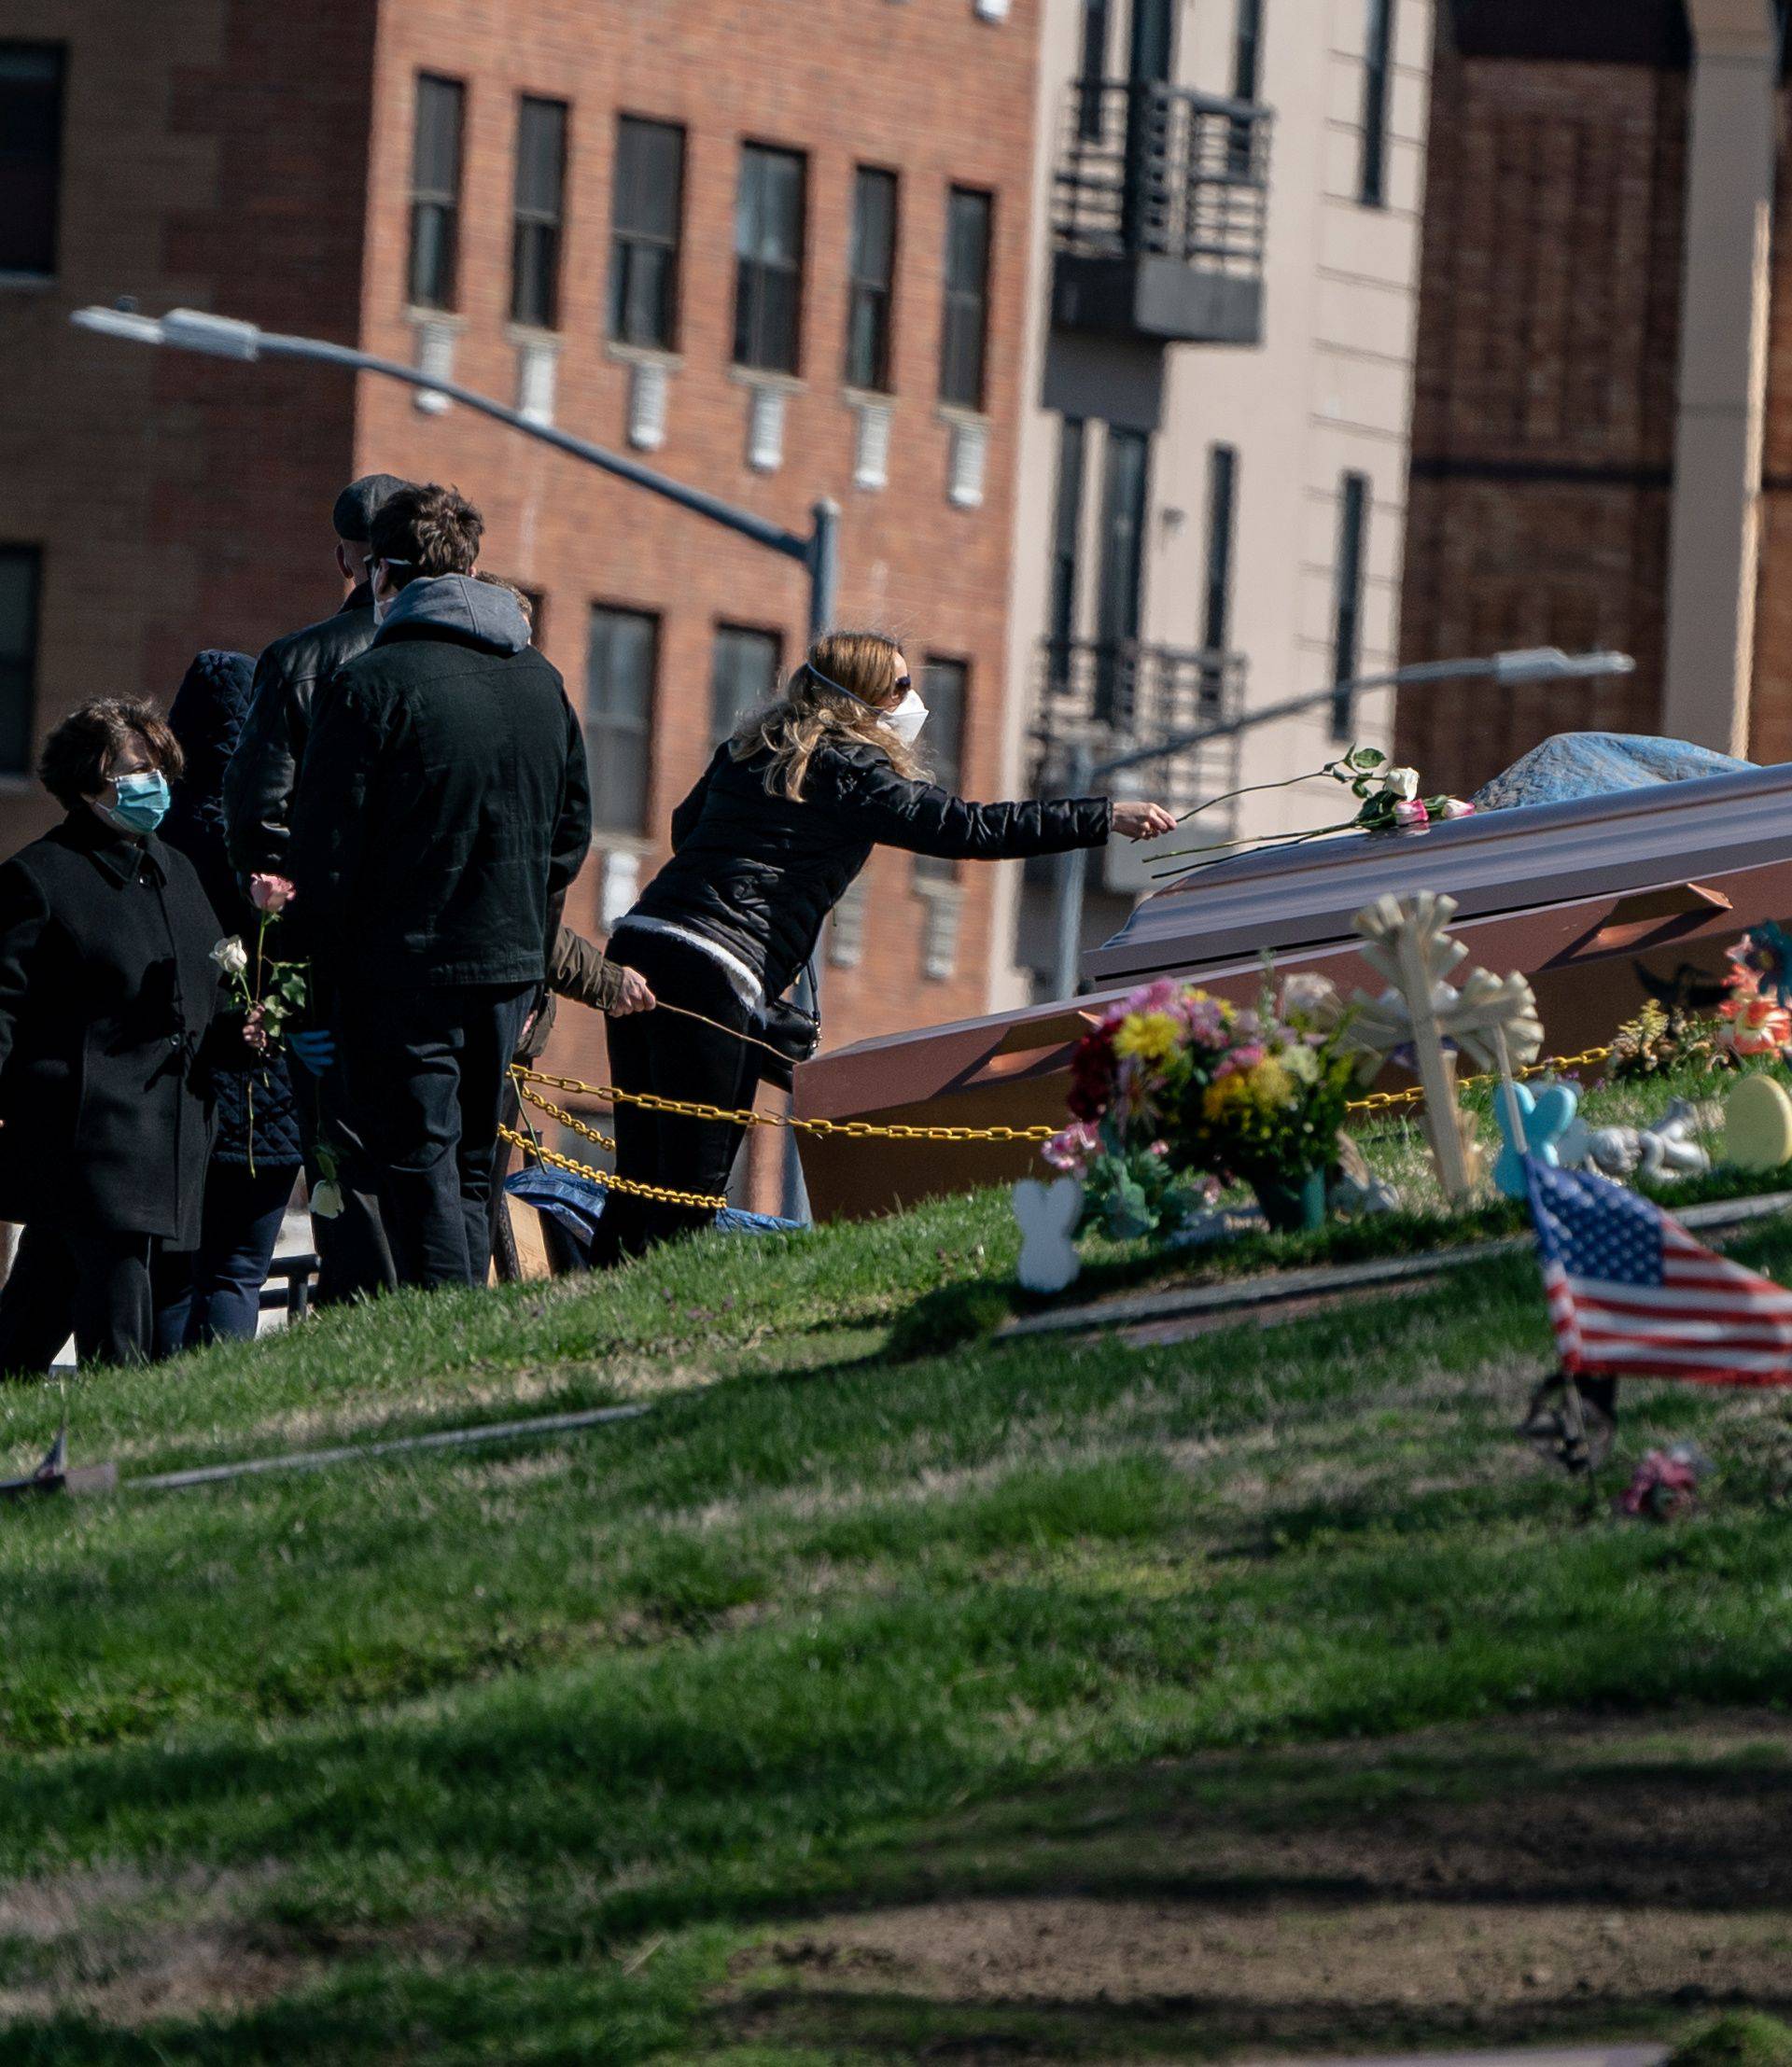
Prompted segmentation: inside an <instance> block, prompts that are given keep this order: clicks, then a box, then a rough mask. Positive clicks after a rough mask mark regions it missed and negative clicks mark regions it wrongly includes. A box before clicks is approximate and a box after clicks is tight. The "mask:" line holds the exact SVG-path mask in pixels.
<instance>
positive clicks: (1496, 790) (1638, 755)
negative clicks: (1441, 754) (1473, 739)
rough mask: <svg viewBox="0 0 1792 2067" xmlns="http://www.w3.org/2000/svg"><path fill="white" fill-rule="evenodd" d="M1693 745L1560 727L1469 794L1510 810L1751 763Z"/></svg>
mask: <svg viewBox="0 0 1792 2067" xmlns="http://www.w3.org/2000/svg"><path fill="white" fill-rule="evenodd" d="M1754 765H1755V763H1754V762H1753V761H1737V760H1734V759H1733V758H1732V757H1731V756H1730V755H1729V754H1720V753H1714V752H1713V751H1712V749H1711V748H1710V747H1694V746H1690V745H1688V744H1687V741H1686V740H1684V739H1655V738H1651V737H1650V736H1649V734H1648V733H1633V732H1559V733H1556V734H1555V735H1554V736H1553V737H1552V738H1549V739H1546V740H1545V741H1544V743H1543V745H1542V746H1541V747H1532V749H1531V751H1530V752H1529V753H1528V754H1525V755H1523V756H1521V757H1520V758H1519V760H1517V761H1514V762H1513V763H1512V765H1511V766H1510V767H1509V768H1508V769H1506V770H1505V773H1504V774H1503V775H1495V776H1494V777H1493V779H1492V781H1491V782H1490V783H1488V784H1486V785H1485V786H1484V787H1483V788H1481V789H1477V791H1476V792H1475V794H1474V796H1473V797H1472V798H1471V799H1470V800H1469V801H1470V802H1471V803H1473V804H1474V806H1475V808H1476V809H1477V811H1509V810H1511V809H1512V808H1513V807H1514V806H1515V805H1517V804H1521V803H1570V802H1572V801H1573V800H1574V799H1575V798H1576V797H1604V796H1610V795H1611V794H1612V792H1613V791H1614V790H1617V789H1647V788H1649V786H1650V785H1651V784H1653V783H1658V782H1692V781H1696V780H1697V779H1698V778H1699V777H1700V776H1701V775H1740V774H1741V773H1742V772H1743V769H1745V768H1752V767H1753V766H1754Z"/></svg>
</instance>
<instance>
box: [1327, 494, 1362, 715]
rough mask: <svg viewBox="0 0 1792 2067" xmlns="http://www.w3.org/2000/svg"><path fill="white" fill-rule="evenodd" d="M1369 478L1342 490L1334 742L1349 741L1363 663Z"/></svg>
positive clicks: (1334, 657)
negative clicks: (1356, 685) (1353, 688)
mask: <svg viewBox="0 0 1792 2067" xmlns="http://www.w3.org/2000/svg"><path fill="white" fill-rule="evenodd" d="M1368 529H1369V477H1368V475H1367V474H1346V475H1345V476H1344V479H1343V482H1342V483H1341V485H1340V487H1339V490H1338V520H1337V614H1336V622H1335V629H1334V631H1333V635H1332V680H1333V682H1334V683H1335V684H1337V691H1338V692H1337V695H1335V696H1334V697H1333V698H1332V737H1333V738H1334V739H1347V738H1349V736H1350V732H1351V715H1352V710H1351V706H1352V702H1353V699H1352V697H1351V692H1350V691H1349V689H1348V688H1347V687H1346V686H1345V685H1346V684H1348V683H1351V682H1353V681H1355V679H1356V677H1357V676H1358V674H1359V673H1360V672H1361V671H1362V664H1363V573H1364V567H1365V555H1366V552H1367V548H1368Z"/></svg>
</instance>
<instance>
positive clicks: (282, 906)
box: [249, 875, 299, 918]
mask: <svg viewBox="0 0 1792 2067" xmlns="http://www.w3.org/2000/svg"><path fill="white" fill-rule="evenodd" d="M298 894H299V893H298V891H297V890H296V889H294V887H292V885H291V884H290V883H289V882H288V881H287V878H286V877H285V876H284V875H252V876H250V878H249V902H250V903H251V904H253V905H254V906H255V908H256V910H257V911H258V912H265V913H266V914H267V915H268V916H269V917H270V918H277V917H278V916H279V915H280V914H281V913H282V912H284V911H285V910H286V908H287V905H288V904H290V903H291V902H292V901H293V899H294V898H295V897H297V896H298Z"/></svg>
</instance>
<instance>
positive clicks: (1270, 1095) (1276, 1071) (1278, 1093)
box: [1251, 1055, 1295, 1112]
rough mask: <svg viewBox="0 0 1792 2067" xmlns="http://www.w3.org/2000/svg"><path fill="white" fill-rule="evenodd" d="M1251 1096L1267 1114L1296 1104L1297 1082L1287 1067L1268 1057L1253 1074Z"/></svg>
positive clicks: (1273, 1057) (1270, 1056)
mask: <svg viewBox="0 0 1792 2067" xmlns="http://www.w3.org/2000/svg"><path fill="white" fill-rule="evenodd" d="M1251 1095H1252V1096H1253V1097H1254V1098H1255V1100H1256V1102H1257V1103H1258V1104H1259V1105H1260V1106H1262V1107H1263V1109H1264V1110H1265V1111H1266V1112H1273V1111H1274V1110H1276V1109H1277V1108H1278V1107H1279V1106H1284V1105H1290V1104H1292V1103H1293V1102H1294V1096H1295V1080H1294V1078H1293V1076H1292V1075H1291V1074H1290V1073H1289V1070H1288V1068H1287V1065H1286V1064H1285V1063H1282V1062H1279V1061H1278V1060H1277V1059H1276V1057H1275V1056H1274V1055H1266V1056H1265V1057H1264V1059H1263V1060H1262V1061H1261V1062H1260V1063H1258V1064H1257V1066H1256V1068H1254V1069H1253V1070H1252V1072H1251Z"/></svg>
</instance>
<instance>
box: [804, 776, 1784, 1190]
mask: <svg viewBox="0 0 1792 2067" xmlns="http://www.w3.org/2000/svg"><path fill="white" fill-rule="evenodd" d="M1421 889H1430V890H1442V891H1447V892H1448V893H1449V895H1450V896H1451V897H1453V898H1455V899H1456V901H1457V902H1458V904H1459V905H1460V906H1461V912H1460V915H1459V916H1458V917H1457V919H1456V921H1455V922H1454V929H1455V931H1456V932H1457V934H1458V935H1459V936H1460V937H1461V938H1462V940H1463V942H1464V943H1466V945H1467V946H1468V949H1469V960H1468V962H1467V963H1465V964H1464V966H1465V967H1470V968H1472V967H1476V966H1479V967H1482V968H1486V969H1490V970H1492V971H1494V972H1495V973H1496V974H1504V973H1505V971H1508V970H1515V969H1516V970H1521V971H1523V972H1524V973H1525V974H1526V975H1528V976H1529V977H1530V978H1531V980H1532V982H1533V985H1535V987H1536V993H1537V999H1538V1002H1539V1005H1540V1007H1541V1010H1542V1014H1543V1023H1544V1027H1545V1029H1546V1034H1547V1044H1548V1045H1547V1052H1548V1053H1549V1054H1574V1053H1575V1052H1576V1051H1578V1050H1580V1049H1582V1048H1586V1047H1589V1046H1594V1045H1597V1044H1599V1043H1602V1042H1603V1041H1605V1040H1609V1039H1610V1037H1611V1035H1612V1033H1613V1032H1614V1030H1615V1029H1616V1028H1617V1026H1618V1025H1619V1024H1620V1023H1621V1022H1622V1021H1623V1020H1625V1019H1627V1018H1629V1017H1631V1015H1632V1014H1633V1013H1635V1012H1636V1010H1637V1009H1638V1006H1639V1005H1640V1003H1641V1002H1642V999H1643V998H1644V996H1645V990H1644V986H1643V983H1642V980H1641V977H1640V975H1639V970H1641V971H1644V972H1646V973H1647V974H1648V975H1650V976H1652V977H1654V978H1656V979H1658V980H1659V981H1660V982H1662V983H1663V984H1671V983H1672V982H1673V979H1674V977H1675V975H1676V973H1677V972H1678V971H1681V970H1682V969H1683V968H1684V967H1687V966H1690V967H1691V968H1692V969H1694V970H1696V971H1700V972H1701V973H1703V974H1706V975H1713V976H1715V975H1716V974H1717V973H1719V972H1720V971H1721V970H1722V969H1723V966H1724V959H1723V956H1724V949H1725V948H1726V947H1728V946H1729V945H1730V943H1732V942H1734V941H1735V939H1736V938H1737V936H1738V935H1739V934H1741V933H1743V931H1745V930H1746V929H1748V928H1749V927H1750V926H1753V925H1757V924H1759V923H1761V922H1762V921H1764V920H1767V919H1785V918H1787V917H1788V915H1792V764H1785V765H1782V766H1778V767H1772V768H1758V769H1751V770H1749V771H1747V772H1746V773H1744V774H1742V775H1716V776H1712V777H1709V778H1707V779H1705V780H1702V781H1698V782H1676V783H1661V784H1656V785H1653V786H1651V787H1650V788H1647V789H1628V790H1622V791H1619V792H1618V793H1617V794H1615V795H1612V796H1603V797H1588V798H1582V799H1579V800H1577V801H1575V802H1573V803H1550V804H1534V805H1529V806H1525V807H1522V808H1519V809H1514V810H1506V811H1496V812H1487V813H1484V814H1481V815H1478V816H1477V817H1471V818H1461V819H1457V820H1454V821H1452V822H1450V823H1448V824H1439V825H1432V826H1427V827H1425V828H1423V829H1421V830H1419V831H1410V832H1393V833H1379V834H1374V835H1369V834H1361V833H1354V834H1347V835H1344V836H1342V837H1339V838H1335V839H1329V840H1324V841H1316V842H1314V843H1313V844H1312V845H1309V846H1304V847H1294V848H1283V849H1281V851H1270V852H1266V853H1262V854H1253V855H1242V856H1239V857H1238V858H1237V859H1232V860H1229V861H1225V862H1222V863H1220V864H1219V865H1217V866H1215V867H1212V868H1208V869H1203V870H1201V871H1199V872H1198V873H1196V874H1194V875H1193V876H1190V877H1187V878H1185V879H1184V880H1183V881H1182V882H1179V883H1174V884H1171V885H1170V886H1169V887H1167V888H1165V889H1163V890H1160V891H1158V892H1157V893H1156V894H1155V896H1152V897H1148V898H1146V899H1145V900H1144V901H1143V902H1142V903H1141V905H1140V906H1139V907H1138V909H1137V910H1136V911H1135V912H1134V913H1133V915H1132V916H1131V918H1130V919H1128V921H1127V924H1126V925H1125V926H1124V927H1123V928H1122V929H1121V930H1120V931H1119V932H1118V933H1116V934H1115V935H1114V936H1113V939H1112V940H1110V941H1108V942H1106V943H1104V944H1103V945H1102V946H1100V947H1099V948H1097V949H1096V950H1095V951H1094V952H1093V953H1092V954H1091V955H1089V956H1088V957H1085V975H1086V977H1087V978H1088V979H1089V980H1090V981H1091V982H1092V983H1093V984H1094V985H1095V986H1096V987H1095V988H1094V989H1093V990H1092V991H1091V992H1090V993H1089V994H1088V995H1086V996H1084V997H1081V998H1077V999H1071V1000H1060V1001H1058V1002H1057V1003H1053V1004H1045V1005H1035V1006H1032V1007H1030V1008H1029V1009H1027V1010H1025V1011H1022V1012H1018V1013H1006V1014H1003V1015H1001V1016H999V1017H996V1018H990V1019H974V1020H965V1021H961V1022H959V1023H958V1024H957V1025H953V1026H946V1027H925V1028H921V1029H919V1030H917V1031H916V1032H913V1033H905V1034H892V1035H889V1036H887V1037H885V1038H884V1039H881V1040H864V1041H860V1042H858V1043H856V1044H855V1045H854V1046H852V1047H849V1048H841V1049H836V1050H834V1051H833V1053H831V1054H824V1055H820V1056H818V1057H817V1059H816V1060H815V1061H814V1062H811V1063H808V1064H806V1065H805V1066H804V1067H803V1068H801V1069H800V1070H799V1071H798V1072H797V1079H796V1110H797V1112H798V1114H799V1115H801V1116H803V1117H805V1118H817V1119H831V1120H844V1119H863V1120H876V1121H880V1122H890V1121H895V1122H903V1123H907V1124H925V1125H947V1126H968V1127H983V1126H989V1125H1006V1126H1032V1125H1036V1124H1042V1123H1049V1124H1052V1125H1061V1124H1063V1121H1064V1118H1065V1091H1066V1084H1067V1081H1068V1070H1069V1064H1070V1056H1071V1049H1072V1048H1073V1047H1074V1046H1075V1044H1076V1042H1077V1040H1078V1039H1079V1038H1080V1037H1081V1034H1082V1031H1083V1028H1084V1027H1085V1026H1086V1024H1087V1023H1088V1019H1089V1017H1090V1016H1091V1014H1092V1013H1095V1012H1099V1010H1100V1009H1101V1008H1102V1007H1103V1006H1104V1005H1106V1004H1107V1003H1109V1002H1111V1001H1112V1000H1113V999H1115V998H1118V997H1122V996H1124V995H1125V993H1126V992H1127V991H1128V990H1130V989H1132V988H1133V987H1134V986H1135V985H1139V984H1141V983H1146V982H1149V981H1151V980H1152V979H1153V978H1154V977H1157V976H1176V977H1191V978H1195V979H1197V980H1198V981H1199V982H1201V983H1203V984H1205V985H1208V986H1209V987H1210V988H1211V989H1212V990H1214V991H1216V992H1218V993H1220V994H1221V995H1222V996H1224V997H1227V998H1230V999H1235V1000H1236V1001H1238V1002H1240V1003H1248V1002H1250V1001H1252V1000H1253V999H1254V998H1255V996H1256V995H1257V992H1258V990H1259V988H1260V986H1261V984H1262V981H1263V965H1262V957H1263V956H1264V955H1265V953H1266V952H1267V953H1271V954H1273V955H1274V957H1275V961H1276V968H1277V971H1278V973H1279V974H1287V973H1290V972H1292V971H1295V970H1310V971H1315V972H1316V973H1319V974H1322V975H1325V976H1329V977H1330V978H1331V979H1332V980H1333V981H1334V982H1335V983H1336V984H1337V985H1338V986H1339V988H1340V989H1341V990H1343V991H1344V992H1346V993H1347V994H1348V993H1349V992H1350V991H1351V990H1352V989H1354V988H1355V987H1356V986H1357V985H1359V984H1360V985H1371V984H1372V979H1371V977H1370V974H1369V971H1367V969H1366V968H1365V965H1364V963H1363V961H1362V959H1361V957H1360V956H1359V955H1358V954H1357V952H1356V949H1355V945H1354V941H1355V936H1354V934H1353V933H1352V932H1351V918H1352V916H1353V915H1355V914H1356V913H1357V912H1359V911H1361V910H1362V908H1363V907H1364V906H1365V904H1368V903H1371V902H1373V901H1374V900H1375V899H1377V898H1379V897H1380V896H1382V895H1384V894H1385V893H1387V892H1389V891H1392V892H1393V893H1395V894H1396V895H1398V894H1403V893H1407V892H1410V891H1414V890H1421ZM1374 987H1377V988H1379V985H1374ZM1395 1081H1404V1080H1400V1079H1396V1078H1394V1077H1390V1079H1389V1082H1395ZM1035 1157H1036V1152H1035V1151H1034V1150H1033V1149H1032V1148H1030V1147H1028V1146H1025V1145H1018V1146H1017V1145H1014V1144H1007V1145H1001V1144H992V1143H983V1142H973V1143H958V1142H954V1143H932V1142H925V1143H909V1142H891V1141H853V1140H849V1139H845V1138H840V1137H837V1136H836V1137H832V1138H817V1137H812V1136H807V1135H805V1136H804V1137H803V1168H804V1174H805V1178H806V1180H807V1182H808V1187H809V1198H810V1203H811V1206H812V1208H813V1209H814V1212H815V1215H816V1218H817V1219H818V1220H830V1219H837V1218H842V1217H846V1218H861V1217H863V1216H865V1215H868V1214H872V1213H879V1212H888V1211H890V1210H893V1209H894V1208H897V1207H899V1206H902V1205H906V1204H912V1203H913V1202H914V1201H915V1200H917V1199H918V1198H924V1197H927V1196H930V1195H933V1194H940V1193H945V1192H957V1191H965V1190H969V1189H971V1188H973V1187H974V1186H976V1185H979V1184H988V1183H994V1182H997V1181H999V1180H1004V1179H1008V1178H1013V1177H1017V1176H1022V1175H1025V1174H1026V1172H1027V1171H1028V1170H1029V1169H1036V1168H1037V1167H1038V1165H1037V1162H1036V1160H1035Z"/></svg>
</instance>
